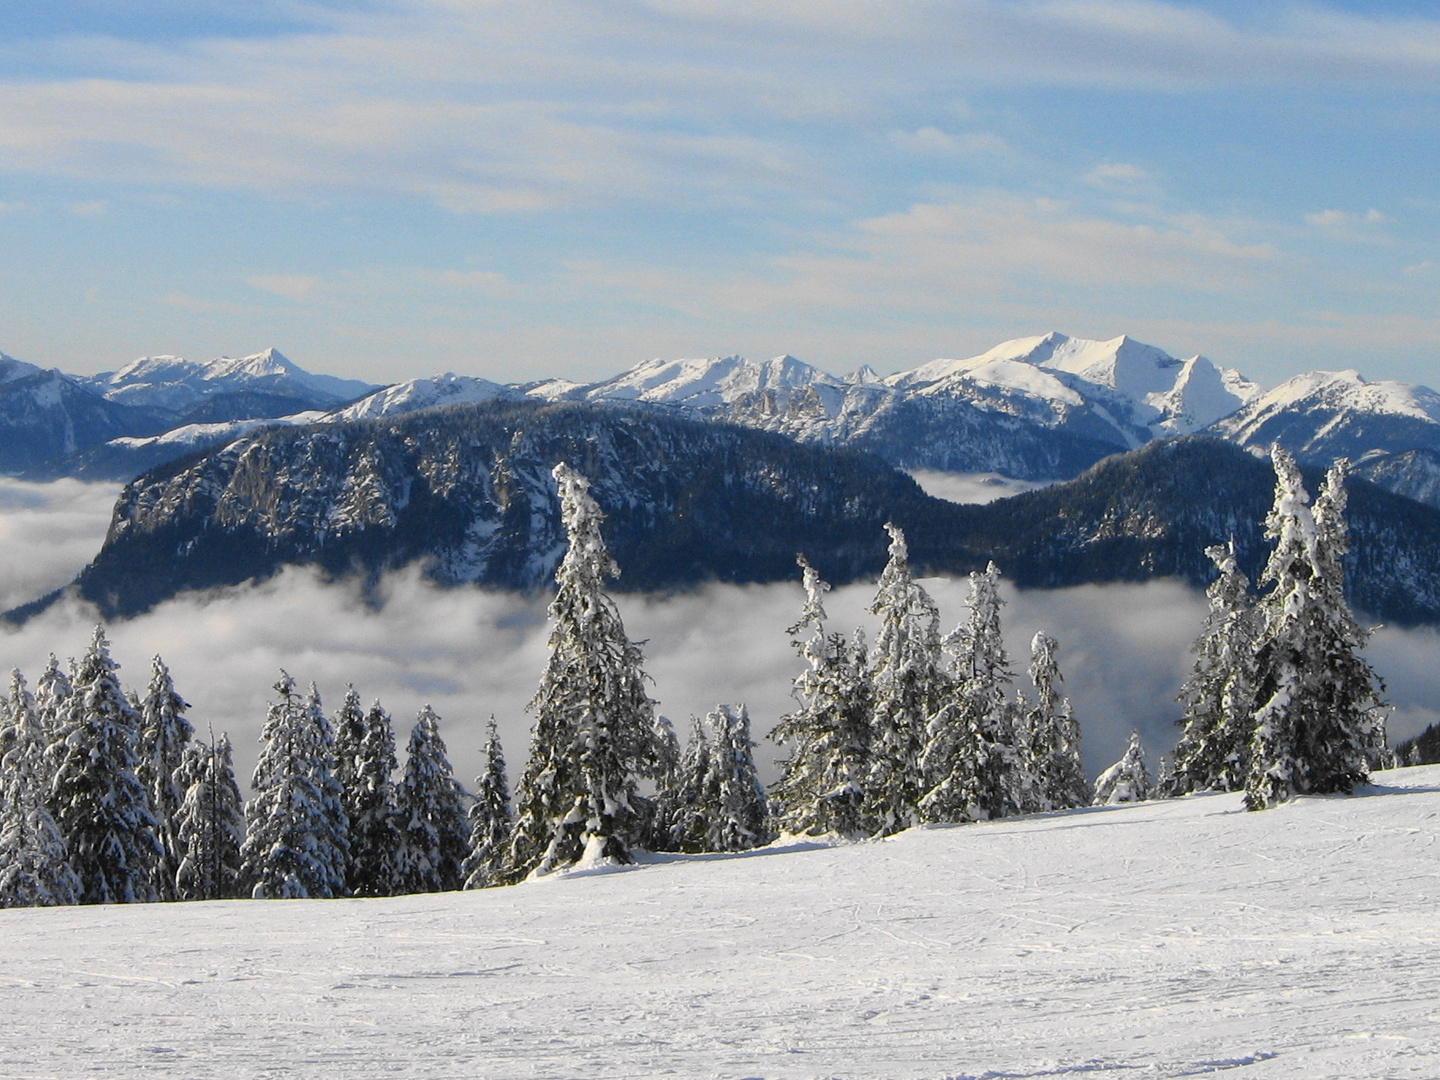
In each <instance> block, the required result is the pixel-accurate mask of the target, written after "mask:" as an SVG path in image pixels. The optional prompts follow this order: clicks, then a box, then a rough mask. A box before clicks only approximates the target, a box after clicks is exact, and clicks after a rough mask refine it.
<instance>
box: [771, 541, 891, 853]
mask: <svg viewBox="0 0 1440 1080" xmlns="http://www.w3.org/2000/svg"><path fill="white" fill-rule="evenodd" d="M799 563H800V569H801V571H802V574H803V578H802V581H803V584H804V587H805V607H804V608H803V610H802V612H801V615H800V621H799V622H797V623H796V624H795V625H794V626H792V627H790V630H789V634H790V637H791V642H790V643H791V645H792V646H793V647H794V648H795V649H796V650H797V651H798V652H799V653H800V655H801V656H802V657H803V658H804V660H805V669H804V670H803V671H801V673H800V674H799V675H797V676H796V677H795V681H794V684H793V686H792V688H791V696H792V697H793V698H794V699H795V703H796V706H797V708H796V710H795V711H794V712H792V713H789V714H787V715H785V716H782V717H781V718H780V723H779V724H777V725H776V726H775V729H774V730H773V731H771V732H770V739H771V740H772V741H773V742H775V743H777V744H779V745H780V746H783V747H786V748H787V749H788V750H789V755H788V756H787V757H786V758H785V759H783V760H782V761H781V762H780V769H781V775H780V779H779V780H778V781H777V782H776V783H775V784H774V785H773V787H772V788H771V793H770V810H771V814H772V815H773V820H774V822H775V826H776V828H778V829H779V830H780V831H781V832H786V833H793V834H796V835H802V834H809V835H812V836H823V835H825V834H827V833H836V834H838V835H840V836H846V837H859V836H861V835H863V834H864V833H866V832H867V831H868V830H867V829H866V827H865V819H864V815H863V812H862V808H863V804H864V781H865V776H866V773H867V771H868V769H869V756H870V713H871V706H870V693H869V690H870V682H869V678H868V675H867V672H866V656H865V646H864V639H863V637H861V635H860V633H859V631H856V642H857V643H858V649H857V648H856V647H855V646H854V645H852V644H851V643H850V642H848V641H847V640H846V639H845V635H844V634H838V633H832V634H828V635H827V634H826V632H825V607H824V604H823V598H824V594H825V593H826V592H828V591H829V589H830V586H829V585H827V584H826V583H825V582H824V581H821V580H820V575H819V573H817V572H816V570H815V568H814V567H813V566H811V565H810V563H809V562H808V561H806V559H805V557H804V556H803V555H802V556H800V557H799ZM807 631H808V633H806V632H807ZM802 635H804V636H803V637H802Z"/></svg>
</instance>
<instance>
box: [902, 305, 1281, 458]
mask: <svg viewBox="0 0 1440 1080" xmlns="http://www.w3.org/2000/svg"><path fill="white" fill-rule="evenodd" d="M885 382H886V384H887V385H889V386H892V387H895V388H897V389H902V390H908V391H911V392H913V393H917V394H920V395H922V396H926V397H938V396H941V395H946V396H955V397H962V398H967V399H969V400H971V401H973V402H975V403H976V404H978V405H981V406H982V407H984V408H988V409H992V410H995V411H998V412H1006V413H1010V414H1012V415H1015V416H1020V417H1024V418H1026V419H1029V420H1032V421H1034V422H1036V423H1038V424H1041V425H1043V426H1045V427H1052V428H1062V429H1066V430H1070V431H1072V432H1074V433H1075V434H1078V435H1084V436H1087V437H1090V438H1095V439H1099V440H1101V441H1108V442H1116V443H1117V444H1119V445H1123V446H1126V447H1131V448H1133V447H1135V446H1138V445H1140V444H1141V443H1143V442H1147V441H1149V440H1150V439H1152V438H1156V437H1162V436H1166V435H1188V434H1190V433H1192V432H1195V431H1198V430H1200V429H1201V428H1203V427H1205V426H1207V425H1208V424H1211V423H1213V422H1214V421H1216V420H1218V419H1220V418H1221V417H1222V416H1227V415H1229V414H1230V413H1232V412H1234V411H1235V410H1236V409H1237V408H1239V407H1240V405H1241V404H1243V403H1244V402H1245V401H1246V400H1248V399H1249V398H1250V397H1253V396H1254V395H1255V394H1256V393H1258V392H1259V388H1258V387H1257V386H1256V385H1255V384H1254V383H1251V382H1250V381H1249V380H1247V379H1245V378H1244V377H1243V376H1242V375H1240V374H1239V373H1238V372H1235V371H1232V370H1230V369H1225V368H1217V367H1216V366H1215V365H1214V364H1212V363H1211V362H1210V361H1209V360H1207V359H1205V358H1204V357H1203V356H1192V357H1190V358H1189V359H1186V360H1181V359H1177V358H1176V357H1173V356H1171V355H1169V354H1168V353H1166V352H1164V351H1163V350H1161V349H1157V348H1155V347H1154V346H1153V345H1146V344H1143V343H1142V342H1138V341H1136V340H1135V339H1134V338H1131V337H1127V336H1124V335H1122V336H1121V337H1118V338H1113V339H1111V340H1109V341H1089V340H1086V339H1084V338H1072V337H1067V336H1066V335H1065V334H1061V333H1050V334H1046V335H1044V336H1043V337H1031V338H1017V339H1015V340H1013V341H1007V342H1003V343H1002V344H1000V345H997V346H995V348H993V349H990V350H989V351H987V352H984V353H981V354H980V355H979V356H973V357H970V358H969V359H966V360H934V361H931V362H930V363H928V364H922V365H921V366H920V367H918V368H914V369H912V370H910V371H902V372H899V373H898V374H896V375H892V376H890V377H889V378H888V379H886V380H885Z"/></svg>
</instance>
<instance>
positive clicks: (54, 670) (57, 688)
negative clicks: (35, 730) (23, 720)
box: [35, 652, 75, 741]
mask: <svg viewBox="0 0 1440 1080" xmlns="http://www.w3.org/2000/svg"><path fill="white" fill-rule="evenodd" d="M71 663H72V664H73V663H74V661H71ZM74 689H75V688H74V685H73V684H72V683H71V681H70V676H69V675H67V674H66V672H65V669H64V668H62V667H61V666H60V661H59V660H57V659H56V658H55V654H54V653H53V652H52V653H51V654H50V660H49V662H48V663H47V664H46V665H45V670H44V671H43V672H41V674H40V678H39V679H37V680H36V681H35V715H36V716H38V717H39V718H40V730H42V731H43V732H45V736H46V738H48V739H50V740H51V741H53V740H54V738H55V735H56V733H57V732H58V731H59V730H60V728H61V727H63V726H64V723H65V710H66V707H67V703H68V702H69V700H70V695H71V694H72V693H74Z"/></svg>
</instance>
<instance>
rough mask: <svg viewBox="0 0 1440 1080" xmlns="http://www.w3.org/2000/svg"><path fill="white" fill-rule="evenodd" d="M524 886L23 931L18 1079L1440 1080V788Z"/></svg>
mask: <svg viewBox="0 0 1440 1080" xmlns="http://www.w3.org/2000/svg"><path fill="white" fill-rule="evenodd" d="M1376 780H1377V786H1375V787H1371V788H1367V789H1364V793H1363V794H1362V795H1361V796H1357V797H1354V798H1303V799H1300V800H1298V801H1296V802H1294V803H1291V804H1287V805H1285V806H1282V807H1280V808H1279V809H1276V810H1270V811H1265V812H1263V813H1254V814H1247V813H1245V812H1244V811H1243V810H1241V808H1240V797H1239V796H1238V795H1205V796H1190V797H1187V798H1185V799H1181V800H1174V801H1169V802H1152V803H1142V804H1138V805H1131V806H1122V807H1107V808H1099V809H1086V810H1079V811H1071V812H1067V813H1059V814H1052V815H1045V816H1041V817H1035V818H1021V819H1009V820H1005V821H1000V822H996V823H994V824H985V825H965V826H955V827H931V828H921V829H913V830H911V831H909V832H906V833H902V834H900V835H898V836H895V837H892V838H890V839H888V840H885V841H880V842H871V843H864V844H856V845H841V846H836V847H826V846H821V845H803V844H802V845H792V846H790V847H785V846H781V845H777V846H776V847H772V848H769V849H765V850H762V851H759V852H754V853H748V854H745V855H734V856H695V857H683V856H666V857H652V861H651V862H650V864H649V865H644V866H639V867H635V868H630V869H625V870H618V871H598V872H585V873H571V874H565V875H557V876H555V877H552V878H549V879H546V880H542V881H537V882H531V883H527V884H524V885H520V886H517V887H513V888H507V889H491V890H485V891H482V892H471V893H448V894H435V895H427V896H409V897H397V898H393V899H379V900H337V901H273V902H263V901H224V902H215V903H190V904H170V905H159V904H155V905H135V906H130V907H90V908H62V909H23V910H9V911H3V912H0V957H3V964H0V1012H3V1015H4V1016H5V1018H6V1019H5V1023H4V1026H3V1028H0V1076H4V1077H6V1078H8V1080H23V1078H31V1077H73V1076H81V1075H93V1076H104V1077H114V1078H122V1077H138V1076H144V1077H147V1078H148V1077H195V1078H205V1077H216V1078H225V1080H240V1078H250V1077H256V1078H259V1077H278V1076H303V1077H345V1078H348V1077H367V1078H369V1077H380V1076H401V1077H460V1076H465V1077H496V1078H505V1080H523V1078H531V1077H536V1078H538V1077H546V1078H555V1077H584V1078H597V1080H600V1078H618V1077H661V1076H674V1077H684V1078H704V1077H716V1078H720V1077H725V1078H740V1077H764V1078H767V1080H779V1078H794V1080H801V1078H811V1077H845V1078H857V1080H858V1078H888V1077H895V1078H917V1080H919V1078H924V1080H932V1078H933V1080H940V1078H960V1077H964V1078H970V1080H977V1078H980V1077H1038V1076H1066V1075H1089V1074H1099V1075H1106V1074H1109V1073H1116V1074H1121V1075H1130V1074H1134V1075H1142V1076H1147V1077H1150V1076H1153V1077H1181V1076H1202V1075H1209V1074H1212V1073H1222V1072H1223V1073H1226V1074H1231V1075H1235V1076H1236V1077H1245V1078H1247V1080H1249V1078H1255V1080H1262V1078H1263V1080H1271V1078H1276V1077H1287V1078H1289V1077H1294V1078H1300V1077H1303V1078H1306V1080H1318V1078H1324V1077H1337V1078H1338V1077H1345V1078H1359V1077H1387V1078H1415V1080H1421V1078H1425V1080H1433V1078H1434V1077H1435V1076H1440V916H1437V905H1440V844H1437V840H1436V835H1437V831H1440V767H1426V768H1416V769H1404V770H1396V771H1393V772H1388V773H1379V774H1377V775H1376Z"/></svg>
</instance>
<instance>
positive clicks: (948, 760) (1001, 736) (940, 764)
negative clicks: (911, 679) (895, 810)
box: [920, 562, 1033, 822]
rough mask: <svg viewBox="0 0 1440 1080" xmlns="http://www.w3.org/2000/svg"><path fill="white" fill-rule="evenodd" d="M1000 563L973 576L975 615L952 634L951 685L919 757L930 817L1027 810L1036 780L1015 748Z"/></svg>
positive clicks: (924, 806)
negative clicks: (1028, 800) (1001, 608)
mask: <svg viewBox="0 0 1440 1080" xmlns="http://www.w3.org/2000/svg"><path fill="white" fill-rule="evenodd" d="M999 578H1000V571H999V568H997V567H996V565H995V564H994V563H993V562H992V563H990V565H989V566H988V567H986V569H985V572H984V573H979V572H975V573H972V574H971V575H970V595H969V597H968V599H967V607H968V609H969V616H968V617H967V619H966V621H965V623H964V624H963V625H961V626H959V627H957V628H956V629H955V631H954V632H953V633H951V634H949V635H948V636H947V637H946V639H945V642H944V647H945V649H946V650H947V651H948V652H949V653H950V654H951V656H952V657H953V658H954V668H953V675H952V680H951V682H952V685H951V689H950V692H949V693H948V694H947V695H946V697H945V700H944V701H943V703H941V704H939V706H938V707H937V708H936V709H935V711H934V712H932V713H931V714H930V717H929V719H928V721H927V723H926V728H925V748H924V752H923V754H922V755H921V758H920V765H921V768H922V769H923V773H924V779H925V785H926V792H925V795H924V797H923V798H922V799H921V801H920V812H921V815H922V816H923V817H924V819H925V820H926V821H952V822H953V821H977V820H985V819H988V818H999V817H1005V816H1007V815H1009V814H1014V813H1018V812H1020V811H1021V810H1023V809H1025V808H1026V803H1027V799H1028V792H1029V789H1030V787H1031V786H1033V785H1032V783H1031V780H1030V778H1029V776H1028V774H1027V773H1026V771H1025V762H1024V761H1023V759H1022V757H1021V755H1020V753H1019V752H1018V750H1017V748H1016V745H1015V720H1014V710H1013V707H1012V705H1011V702H1010V697H1009V693H1008V686H1009V684H1010V679H1011V672H1010V660H1009V657H1008V656H1007V655H1006V653H1005V642H1004V640H1003V639H1002V637H1001V633H1000V607H1001V605H1002V604H1003V603H1004V601H1003V600H1001V599H1000V592H999V588H998V584H999Z"/></svg>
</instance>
